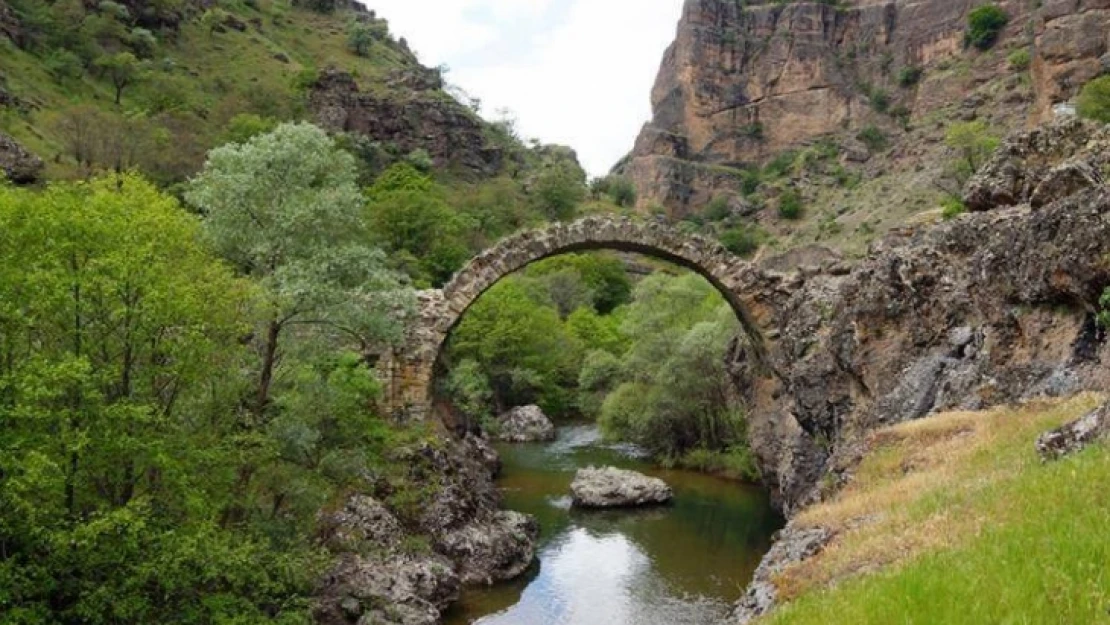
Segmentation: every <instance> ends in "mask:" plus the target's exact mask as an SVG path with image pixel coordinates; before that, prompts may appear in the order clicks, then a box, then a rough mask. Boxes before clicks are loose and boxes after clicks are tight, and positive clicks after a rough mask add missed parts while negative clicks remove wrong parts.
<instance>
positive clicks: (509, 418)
mask: <svg viewBox="0 0 1110 625" xmlns="http://www.w3.org/2000/svg"><path fill="white" fill-rule="evenodd" d="M495 436H496V438H497V439H498V440H501V441H505V442H509V443H529V442H535V441H550V440H555V424H553V423H552V422H551V419H548V418H547V415H545V414H544V413H543V411H542V410H540V407H539V406H518V407H516V408H513V409H512V410H510V411H508V412H506V413H505V414H503V415H501V416H500V417H497V433H496V435H495Z"/></svg>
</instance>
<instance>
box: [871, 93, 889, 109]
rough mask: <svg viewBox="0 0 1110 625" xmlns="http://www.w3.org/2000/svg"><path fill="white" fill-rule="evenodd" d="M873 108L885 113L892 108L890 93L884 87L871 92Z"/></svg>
mask: <svg viewBox="0 0 1110 625" xmlns="http://www.w3.org/2000/svg"><path fill="white" fill-rule="evenodd" d="M869 99H870V101H871V108H873V109H875V111H876V112H879V113H885V112H887V111H888V110H890V95H888V94H887V92H885V91H883V90H882V89H876V90H874V91H872V92H871V97H870V98H869Z"/></svg>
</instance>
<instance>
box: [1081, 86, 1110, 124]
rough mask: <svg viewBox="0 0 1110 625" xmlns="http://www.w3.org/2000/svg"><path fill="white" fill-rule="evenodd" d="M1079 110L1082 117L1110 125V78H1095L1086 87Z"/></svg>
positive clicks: (1082, 92)
mask: <svg viewBox="0 0 1110 625" xmlns="http://www.w3.org/2000/svg"><path fill="white" fill-rule="evenodd" d="M1077 109H1078V112H1079V115H1080V116H1081V117H1086V118H1087V119H1093V120H1095V121H1098V122H1102V123H1104V124H1107V123H1110V76H1102V77H1100V78H1095V79H1094V80H1092V81H1091V82H1089V83H1087V84H1086V85H1084V86H1083V90H1082V91H1081V92H1080V93H1079V101H1078V107H1077Z"/></svg>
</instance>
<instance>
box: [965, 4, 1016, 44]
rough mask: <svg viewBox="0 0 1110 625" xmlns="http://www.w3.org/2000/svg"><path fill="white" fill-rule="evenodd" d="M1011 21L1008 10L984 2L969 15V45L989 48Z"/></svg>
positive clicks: (967, 38) (967, 37)
mask: <svg viewBox="0 0 1110 625" xmlns="http://www.w3.org/2000/svg"><path fill="white" fill-rule="evenodd" d="M1009 21H1010V18H1009V16H1008V15H1006V12H1005V11H1003V10H1002V8H1001V7H999V6H998V5H997V4H984V5H982V6H979V7H976V8H974V9H972V10H971V13H969V14H968V16H967V33H966V35H965V37H966V41H967V45H970V46H975V47H976V48H979V49H980V50H987V49H989V48H990V47H991V46H993V45H994V43H995V42H996V41H998V35H999V34H1001V33H1002V29H1003V28H1005V27H1006V23H1007V22H1009Z"/></svg>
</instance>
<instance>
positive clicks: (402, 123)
mask: <svg viewBox="0 0 1110 625" xmlns="http://www.w3.org/2000/svg"><path fill="white" fill-rule="evenodd" d="M309 108H310V109H311V111H312V114H313V116H314V117H315V120H316V123H317V124H319V125H320V126H321V127H323V128H325V129H326V130H328V131H331V132H346V133H353V134H355V135H358V136H361V137H365V138H367V139H370V140H372V141H375V142H378V143H380V144H383V145H384V146H385V148H386V149H387V151H393V152H395V153H396V155H398V156H405V155H408V154H411V153H412V152H415V151H416V150H424V151H426V152H427V153H428V155H430V156H431V158H432V160H433V161H434V162H435V165H436V166H437V167H440V168H444V169H451V170H453V171H457V172H460V173H463V174H469V175H475V176H490V175H493V174H495V173H497V172H498V171H499V170H500V169H501V166H502V161H503V158H504V155H503V153H502V151H501V149H500V148H498V147H496V146H493V145H491V144H490V143H489V142H487V140H486V128H485V125H484V124H483V122H482V120H481V119H480V118H479V117H478V116H477V115H475V114H474V113H473V112H471V111H470V110H468V109H466V108H465V107H464V106H462V105H461V104H459V103H458V102H456V101H455V100H454V99H453V98H451V97H450V96H449V95H447V94H446V93H444V91H443V79H442V77H441V76H440V75H439V73H438V72H436V71H434V70H429V69H424V68H421V67H413V68H410V69H406V70H403V71H397V72H395V73H394V74H392V75H391V76H390V77H389V78H388V79H387V80H386V84H385V85H384V88H377V89H373V90H362V89H360V88H359V86H358V83H357V82H356V81H355V79H354V77H353V76H351V75H350V74H349V73H347V72H344V71H340V70H336V69H328V70H325V71H324V72H322V73H321V74H320V76H319V78H318V79H317V80H316V82H315V83H314V84H313V85H312V87H311V90H310V92H309Z"/></svg>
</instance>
